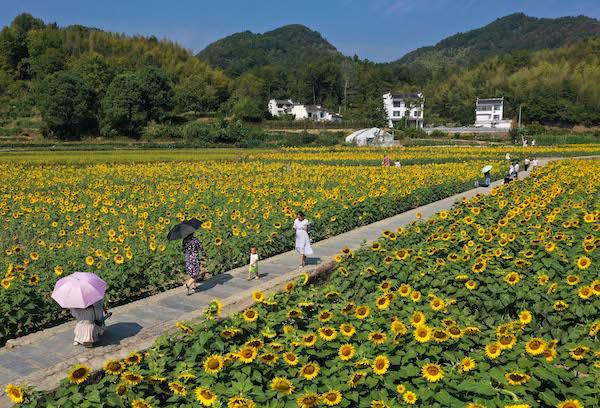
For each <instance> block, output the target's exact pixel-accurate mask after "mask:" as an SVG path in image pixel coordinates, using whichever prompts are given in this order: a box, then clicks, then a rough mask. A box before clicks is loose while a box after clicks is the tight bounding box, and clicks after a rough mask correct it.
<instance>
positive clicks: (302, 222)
mask: <svg viewBox="0 0 600 408" xmlns="http://www.w3.org/2000/svg"><path fill="white" fill-rule="evenodd" d="M309 225H310V221H308V220H307V219H306V218H304V213H303V212H302V211H300V212H299V213H298V216H297V217H296V219H295V220H294V229H295V230H296V251H298V253H299V254H300V267H301V268H303V267H304V263H305V262H306V256H307V255H312V254H313V250H312V247H311V246H310V237H309V236H308V227H309Z"/></svg>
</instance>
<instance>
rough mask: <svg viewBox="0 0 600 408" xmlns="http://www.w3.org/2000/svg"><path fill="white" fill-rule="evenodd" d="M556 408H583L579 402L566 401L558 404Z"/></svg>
mask: <svg viewBox="0 0 600 408" xmlns="http://www.w3.org/2000/svg"><path fill="white" fill-rule="evenodd" d="M556 407H557V408H583V404H581V402H579V400H566V401H562V402H560V403H559V404H558V405H557V406H556Z"/></svg>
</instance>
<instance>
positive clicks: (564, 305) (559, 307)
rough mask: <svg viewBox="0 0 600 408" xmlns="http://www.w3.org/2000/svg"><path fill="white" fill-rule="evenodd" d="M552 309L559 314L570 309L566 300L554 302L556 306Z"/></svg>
mask: <svg viewBox="0 0 600 408" xmlns="http://www.w3.org/2000/svg"><path fill="white" fill-rule="evenodd" d="M552 307H553V308H554V310H556V311H557V312H562V311H564V310H567V309H568V308H569V304H568V303H567V302H565V301H564V300H557V301H556V302H554V305H552Z"/></svg>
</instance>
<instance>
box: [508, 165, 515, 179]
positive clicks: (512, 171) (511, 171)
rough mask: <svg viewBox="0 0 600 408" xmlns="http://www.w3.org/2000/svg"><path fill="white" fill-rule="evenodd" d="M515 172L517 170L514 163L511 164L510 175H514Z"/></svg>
mask: <svg viewBox="0 0 600 408" xmlns="http://www.w3.org/2000/svg"><path fill="white" fill-rule="evenodd" d="M514 172H515V166H513V165H512V164H511V166H510V168H509V169H508V175H509V176H512V174H513V173H514Z"/></svg>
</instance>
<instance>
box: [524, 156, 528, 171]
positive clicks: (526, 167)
mask: <svg viewBox="0 0 600 408" xmlns="http://www.w3.org/2000/svg"><path fill="white" fill-rule="evenodd" d="M524 163H525V171H527V169H528V168H529V157H525V162H524Z"/></svg>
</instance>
